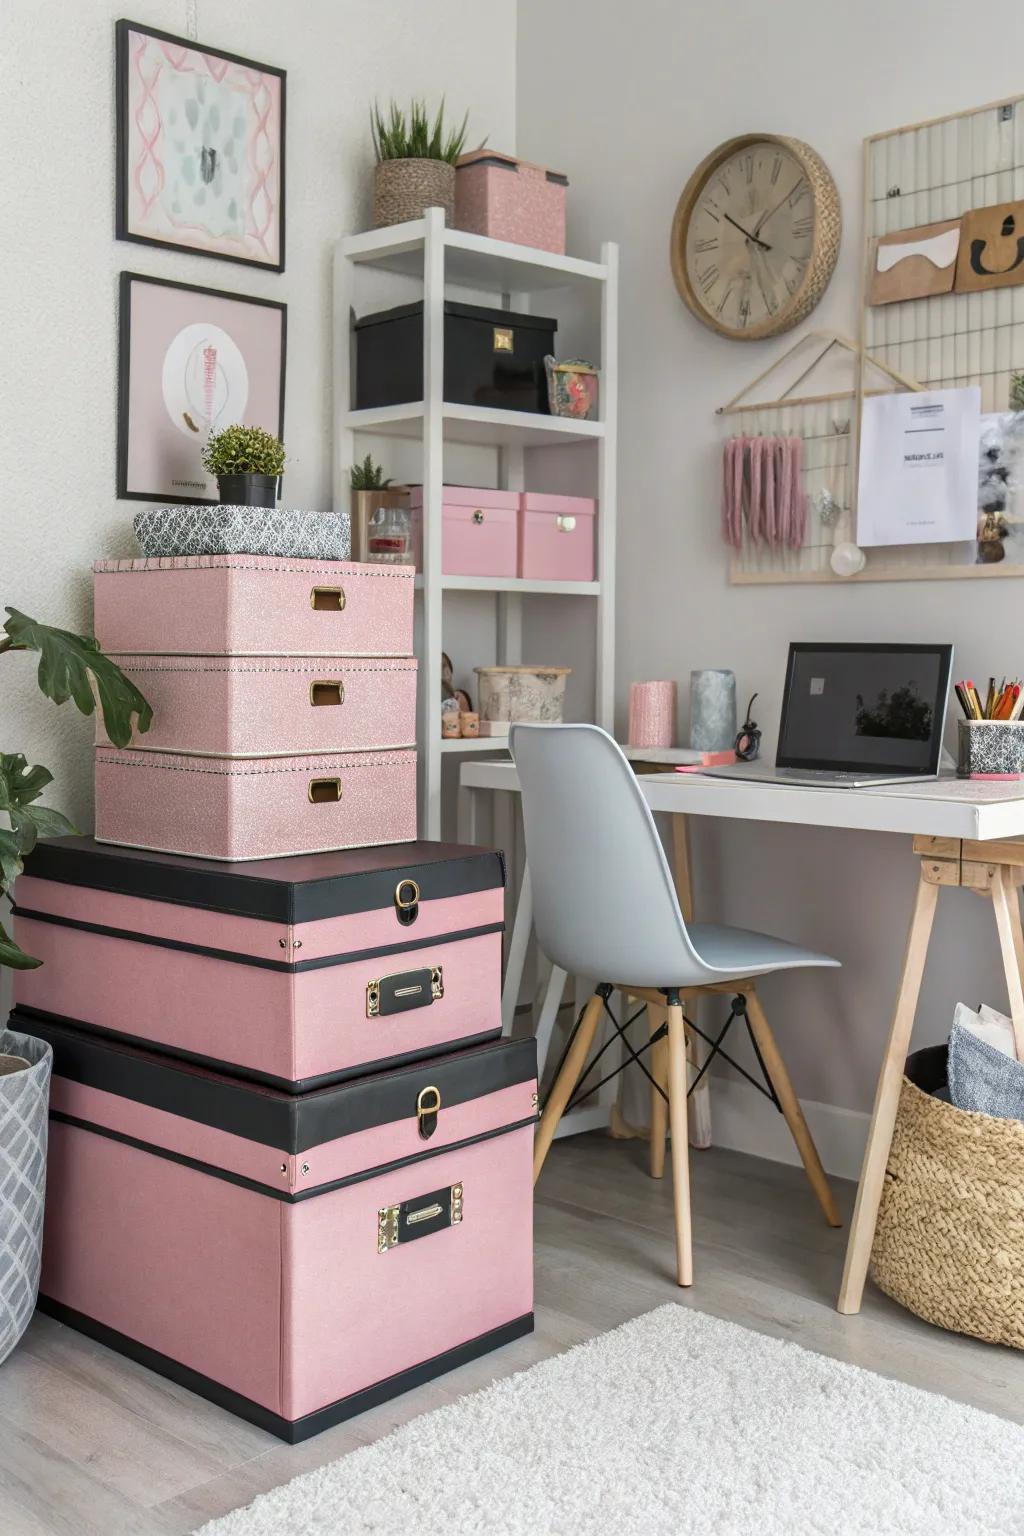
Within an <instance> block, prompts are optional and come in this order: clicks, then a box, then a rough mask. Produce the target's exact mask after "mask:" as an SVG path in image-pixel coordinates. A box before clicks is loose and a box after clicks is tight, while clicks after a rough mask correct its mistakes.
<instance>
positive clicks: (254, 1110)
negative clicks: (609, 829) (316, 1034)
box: [9, 1008, 537, 1153]
mask: <svg viewBox="0 0 1024 1536" xmlns="http://www.w3.org/2000/svg"><path fill="white" fill-rule="evenodd" d="M33 1026H34V1027H33ZM9 1027H10V1028H11V1029H20V1030H21V1031H22V1032H23V1033H25V1034H34V1035H37V1036H38V1037H39V1038H40V1039H43V1040H46V1041H48V1042H49V1044H50V1045H51V1046H52V1047H53V1070H54V1074H55V1075H56V1076H58V1077H67V1078H70V1079H71V1080H72V1081H74V1082H79V1083H84V1084H86V1085H87V1086H88V1087H90V1088H99V1089H102V1090H104V1091H105V1092H107V1093H116V1094H119V1095H120V1096H121V1097H122V1098H126V1099H132V1100H134V1101H135V1102H136V1103H138V1104H147V1105H149V1106H150V1108H152V1109H162V1110H166V1111H167V1112H168V1113H169V1114H172V1115H181V1116H183V1117H184V1118H185V1119H188V1120H196V1121H198V1122H199V1124H201V1125H210V1126H214V1127H216V1128H217V1129H218V1130H222V1131H230V1132H231V1133H232V1135H235V1136H244V1137H245V1138H246V1139H247V1140H248V1141H256V1142H259V1143H260V1145H261V1146H266V1147H275V1148H277V1149H278V1150H279V1151H281V1152H291V1153H295V1152H308V1151H309V1149H310V1148H311V1147H317V1146H320V1145H321V1144H322V1143H323V1142H325V1141H335V1140H337V1138H338V1137H340V1136H348V1135H351V1134H352V1133H353V1132H354V1131H365V1130H369V1129H370V1127H371V1126H376V1125H390V1124H391V1123H392V1122H393V1121H395V1120H404V1119H408V1118H410V1117H411V1116H413V1115H415V1113H416V1100H417V1097H418V1095H419V1093H420V1091H421V1089H423V1088H426V1087H428V1086H431V1087H436V1088H437V1089H438V1090H439V1091H440V1094H441V1106H442V1108H441V1113H442V1114H443V1113H444V1108H445V1106H448V1105H452V1104H465V1103H467V1102H468V1101H469V1100H470V1099H476V1098H481V1097H482V1096H483V1095H484V1094H487V1093H494V1092H496V1091H497V1090H498V1089H500V1088H509V1087H512V1086H513V1085H514V1084H516V1083H525V1082H530V1081H531V1080H532V1079H533V1078H534V1077H535V1076H536V1072H537V1049H536V1042H535V1041H534V1040H533V1039H528V1040H497V1041H495V1042H494V1043H493V1044H492V1045H478V1046H475V1047H474V1048H473V1049H471V1050H467V1051H455V1052H453V1053H452V1054H451V1055H449V1056H444V1057H440V1058H438V1059H436V1060H431V1061H430V1062H428V1063H425V1064H423V1065H414V1066H408V1067H401V1068H399V1069H398V1070H397V1071H392V1072H384V1073H379V1074H377V1075H375V1076H371V1077H360V1078H356V1079H355V1080H353V1081H352V1082H347V1083H337V1084H335V1085H333V1086H332V1087H329V1088H318V1089H315V1090H314V1091H313V1092H312V1093H306V1094H303V1095H301V1096H298V1095H294V1094H288V1093H281V1092H279V1090H278V1089H276V1088H268V1087H265V1086H264V1085H263V1084H257V1083H243V1082H240V1081H239V1080H238V1079H237V1078H231V1077H228V1076H225V1075H224V1074H223V1073H217V1072H210V1071H207V1070H206V1069H205V1068H202V1067H197V1066H193V1065H192V1064H191V1063H189V1062H184V1061H178V1060H173V1059H172V1058H170V1057H165V1056H160V1055H158V1054H156V1053H155V1052H153V1051H147V1050H140V1049H138V1048H137V1047H135V1046H129V1045H122V1044H121V1043H120V1042H119V1041H118V1042H114V1041H110V1040H101V1039H100V1038H99V1037H98V1036H96V1035H86V1034H80V1033H79V1032H78V1031H77V1030H75V1029H74V1028H71V1027H68V1026H67V1025H65V1024H59V1023H55V1022H54V1021H52V1020H50V1019H45V1020H44V1019H41V1018H40V1017H39V1016H38V1015H33V1017H32V1018H31V1019H29V1018H28V1017H27V1016H26V1015H23V1014H22V1013H21V1012H20V1010H18V1009H17V1008H16V1009H15V1010H14V1012H13V1013H12V1014H11V1018H10V1025H9Z"/></svg>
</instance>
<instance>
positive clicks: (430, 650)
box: [417, 208, 445, 838]
mask: <svg viewBox="0 0 1024 1536" xmlns="http://www.w3.org/2000/svg"><path fill="white" fill-rule="evenodd" d="M424 222H425V225H426V231H425V235H424V240H423V622H422V629H421V634H422V636H423V646H422V654H421V656H420V667H419V709H418V712H417V713H418V719H419V731H418V734H419V740H420V747H421V751H422V758H421V780H420V827H419V832H420V836H421V837H427V838H440V836H441V682H440V673H441V649H442V646H443V643H444V642H443V638H442V628H441V604H442V596H441V513H442V506H443V502H444V489H443V488H444V413H443V411H442V406H443V403H444V229H445V225H444V209H443V208H428V209H427V211H426V215H425V221H424Z"/></svg>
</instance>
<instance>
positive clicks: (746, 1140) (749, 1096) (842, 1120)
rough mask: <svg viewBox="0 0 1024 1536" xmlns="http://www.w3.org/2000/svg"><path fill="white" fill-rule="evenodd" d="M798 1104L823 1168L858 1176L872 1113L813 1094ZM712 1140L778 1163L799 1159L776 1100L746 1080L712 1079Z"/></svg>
mask: <svg viewBox="0 0 1024 1536" xmlns="http://www.w3.org/2000/svg"><path fill="white" fill-rule="evenodd" d="M801 1103H802V1105H803V1111H804V1115H805V1116H806V1118H807V1124H808V1125H809V1126H810V1130H811V1135H812V1136H813V1137H814V1143H815V1146H816V1147H817V1148H818V1156H819V1157H820V1158H821V1161H822V1162H823V1163H824V1165H825V1171H826V1173H831V1174H834V1175H835V1177H836V1178H838V1179H854V1180H856V1179H859V1178H860V1167H861V1162H862V1161H863V1158H864V1147H865V1145H866V1143H867V1139H868V1122H869V1120H870V1118H871V1117H870V1116H869V1115H868V1114H866V1113H865V1112H864V1111H863V1110H859V1109H842V1108H840V1107H839V1105H836V1104H817V1103H815V1102H814V1100H813V1099H803V1100H801ZM711 1139H712V1144H713V1145H714V1146H716V1147H731V1148H732V1150H733V1151H735V1152H749V1153H751V1154H752V1155H753V1156H754V1157H767V1158H770V1159H771V1161H772V1162H776V1163H793V1164H796V1165H797V1166H799V1163H800V1156H799V1153H798V1152H797V1150H796V1147H795V1146H794V1145H793V1138H792V1136H791V1135H790V1134H789V1128H788V1126H787V1125H786V1122H785V1120H784V1119H783V1118H782V1116H781V1115H780V1114H779V1112H778V1110H777V1109H776V1108H775V1106H774V1104H772V1103H771V1101H770V1100H768V1099H766V1098H764V1096H763V1095H762V1094H760V1093H758V1091H757V1089H756V1088H752V1087H751V1086H750V1085H749V1084H748V1083H743V1082H736V1081H734V1080H732V1079H723V1078H722V1077H720V1076H716V1077H715V1078H714V1080H713V1082H712V1084H711Z"/></svg>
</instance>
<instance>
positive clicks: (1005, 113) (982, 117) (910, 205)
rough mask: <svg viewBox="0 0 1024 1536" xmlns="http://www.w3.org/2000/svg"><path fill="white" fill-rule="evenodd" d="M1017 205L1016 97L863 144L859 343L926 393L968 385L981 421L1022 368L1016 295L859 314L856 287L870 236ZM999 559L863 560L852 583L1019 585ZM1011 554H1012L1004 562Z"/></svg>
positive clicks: (1021, 109) (1002, 292)
mask: <svg viewBox="0 0 1024 1536" xmlns="http://www.w3.org/2000/svg"><path fill="white" fill-rule="evenodd" d="M1020 199H1024V97H1017V98H1015V99H1013V100H1011V101H1007V102H1003V103H996V104H993V105H989V106H985V107H981V108H978V109H976V110H973V111H970V112H964V113H958V114H956V115H953V116H950V117H946V118H941V119H938V120H936V121H934V122H929V123H922V124H916V125H912V126H910V127H907V128H899V129H895V130H893V131H891V132H888V133H883V134H876V135H874V136H873V137H871V138H869V139H868V140H867V141H866V143H865V233H866V237H867V248H866V259H865V303H864V307H863V322H862V323H863V332H862V340H863V345H864V347H865V349H866V350H867V351H868V352H870V353H871V354H872V355H873V356H875V357H877V358H878V359H879V360H880V361H881V362H884V363H886V364H888V365H889V367H891V368H895V369H898V370H899V371H900V372H901V373H904V374H909V375H910V376H911V377H913V378H914V379H916V380H918V381H919V382H920V383H921V384H922V385H923V386H924V387H925V388H926V389H953V388H960V387H963V386H966V385H972V384H975V385H978V386H979V388H980V390H981V409H982V413H983V415H987V414H992V413H996V412H1004V411H1007V410H1008V409H1009V396H1010V382H1011V378H1012V375H1013V374H1014V373H1015V372H1016V371H1018V370H1022V369H1024V285H1020V286H1016V287H1007V288H991V289H987V290H982V291H980V292H975V293H946V294H935V295H931V296H929V297H925V298H917V299H905V300H902V301H899V302H896V303H891V304H882V305H870V304H868V303H867V302H866V297H867V291H868V289H867V285H868V283H869V281H870V275H871V268H872V265H873V262H874V241H875V240H876V239H877V238H878V237H879V236H881V235H889V234H894V233H896V232H897V231H900V230H905V229H913V228H916V227H918V226H921V225H926V224H935V223H939V222H940V221H942V220H947V219H956V218H959V217H961V216H962V215H963V214H966V213H969V212H971V210H972V209H979V208H986V207H991V206H992V205H993V204H997V203H1008V202H1014V201H1017V200H1020ZM1018 544H1019V541H1018V540H1017V539H1016V538H1014V539H1012V540H1011V541H1008V542H1007V546H1006V549H1007V558H1006V559H1004V560H1002V561H1000V562H998V563H996V564H992V565H982V564H980V563H979V562H978V551H977V545H976V543H975V542H974V541H970V542H968V543H955V544H933V545H927V546H910V547H906V546H899V547H893V548H891V549H872V550H869V551H868V552H867V553H868V567H867V569H866V570H865V571H864V572H863V574H862V577H861V578H860V579H862V580H871V579H873V578H875V579H877V578H879V577H885V576H889V577H893V576H895V577H897V578H898V577H900V576H901V575H902V576H904V577H905V578H906V579H914V578H917V579H928V578H934V577H937V576H950V577H955V576H987V577H1000V576H1019V575H1022V574H1024V566H1022V565H1021V564H1020V563H1019V557H1017V558H1014V559H1011V558H1010V555H1011V551H1012V550H1014V546H1015V545H1018ZM1014 553H1015V551H1014Z"/></svg>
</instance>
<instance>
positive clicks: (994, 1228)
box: [871, 1045, 1024, 1349]
mask: <svg viewBox="0 0 1024 1536" xmlns="http://www.w3.org/2000/svg"><path fill="white" fill-rule="evenodd" d="M945 1080H946V1047H945V1046H944V1045H942V1046H931V1047H929V1048H927V1049H926V1050H923V1051H915V1052H914V1054H913V1055H912V1056H910V1057H908V1058H907V1066H906V1075H905V1077H904V1079H903V1088H902V1091H901V1094H900V1104H899V1111H898V1113H897V1116H896V1129H895V1133H894V1135H893V1141H892V1150H891V1151H890V1153H889V1165H888V1167H887V1169H886V1174H885V1187H884V1190H883V1193H882V1204H881V1208H880V1209H879V1213H878V1225H877V1227H876V1228H875V1242H874V1248H873V1250H872V1255H871V1273H872V1277H873V1279H874V1281H875V1284H876V1285H878V1286H879V1287H880V1288H881V1289H882V1290H883V1291H885V1292H886V1293H887V1294H888V1295H889V1296H891V1297H892V1298H893V1299H894V1300H895V1301H898V1302H900V1303H901V1305H902V1306H904V1307H907V1308H909V1310H910V1311H911V1312H916V1313H917V1315H918V1316H919V1317H923V1318H924V1319H925V1320H926V1321H927V1322H929V1323H935V1324H936V1325H937V1326H938V1327H940V1328H949V1329H951V1330H952V1331H953V1332H955V1333H969V1334H973V1335H974V1337H975V1338H979V1339H986V1340H988V1342H989V1343H993V1344H1010V1345H1012V1346H1013V1348H1014V1349H1024V1123H1022V1122H1021V1121H1019V1120H999V1119H996V1118H994V1117H993V1116H992V1115H979V1114H973V1113H970V1112H969V1111H967V1110H962V1109H956V1108H955V1107H954V1106H953V1105H952V1104H947V1103H945V1102H944V1101H943V1100H942V1099H936V1098H934V1097H933V1093H932V1090H934V1089H935V1088H937V1087H940V1086H941V1085H942V1084H943V1083H944V1082H945Z"/></svg>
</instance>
